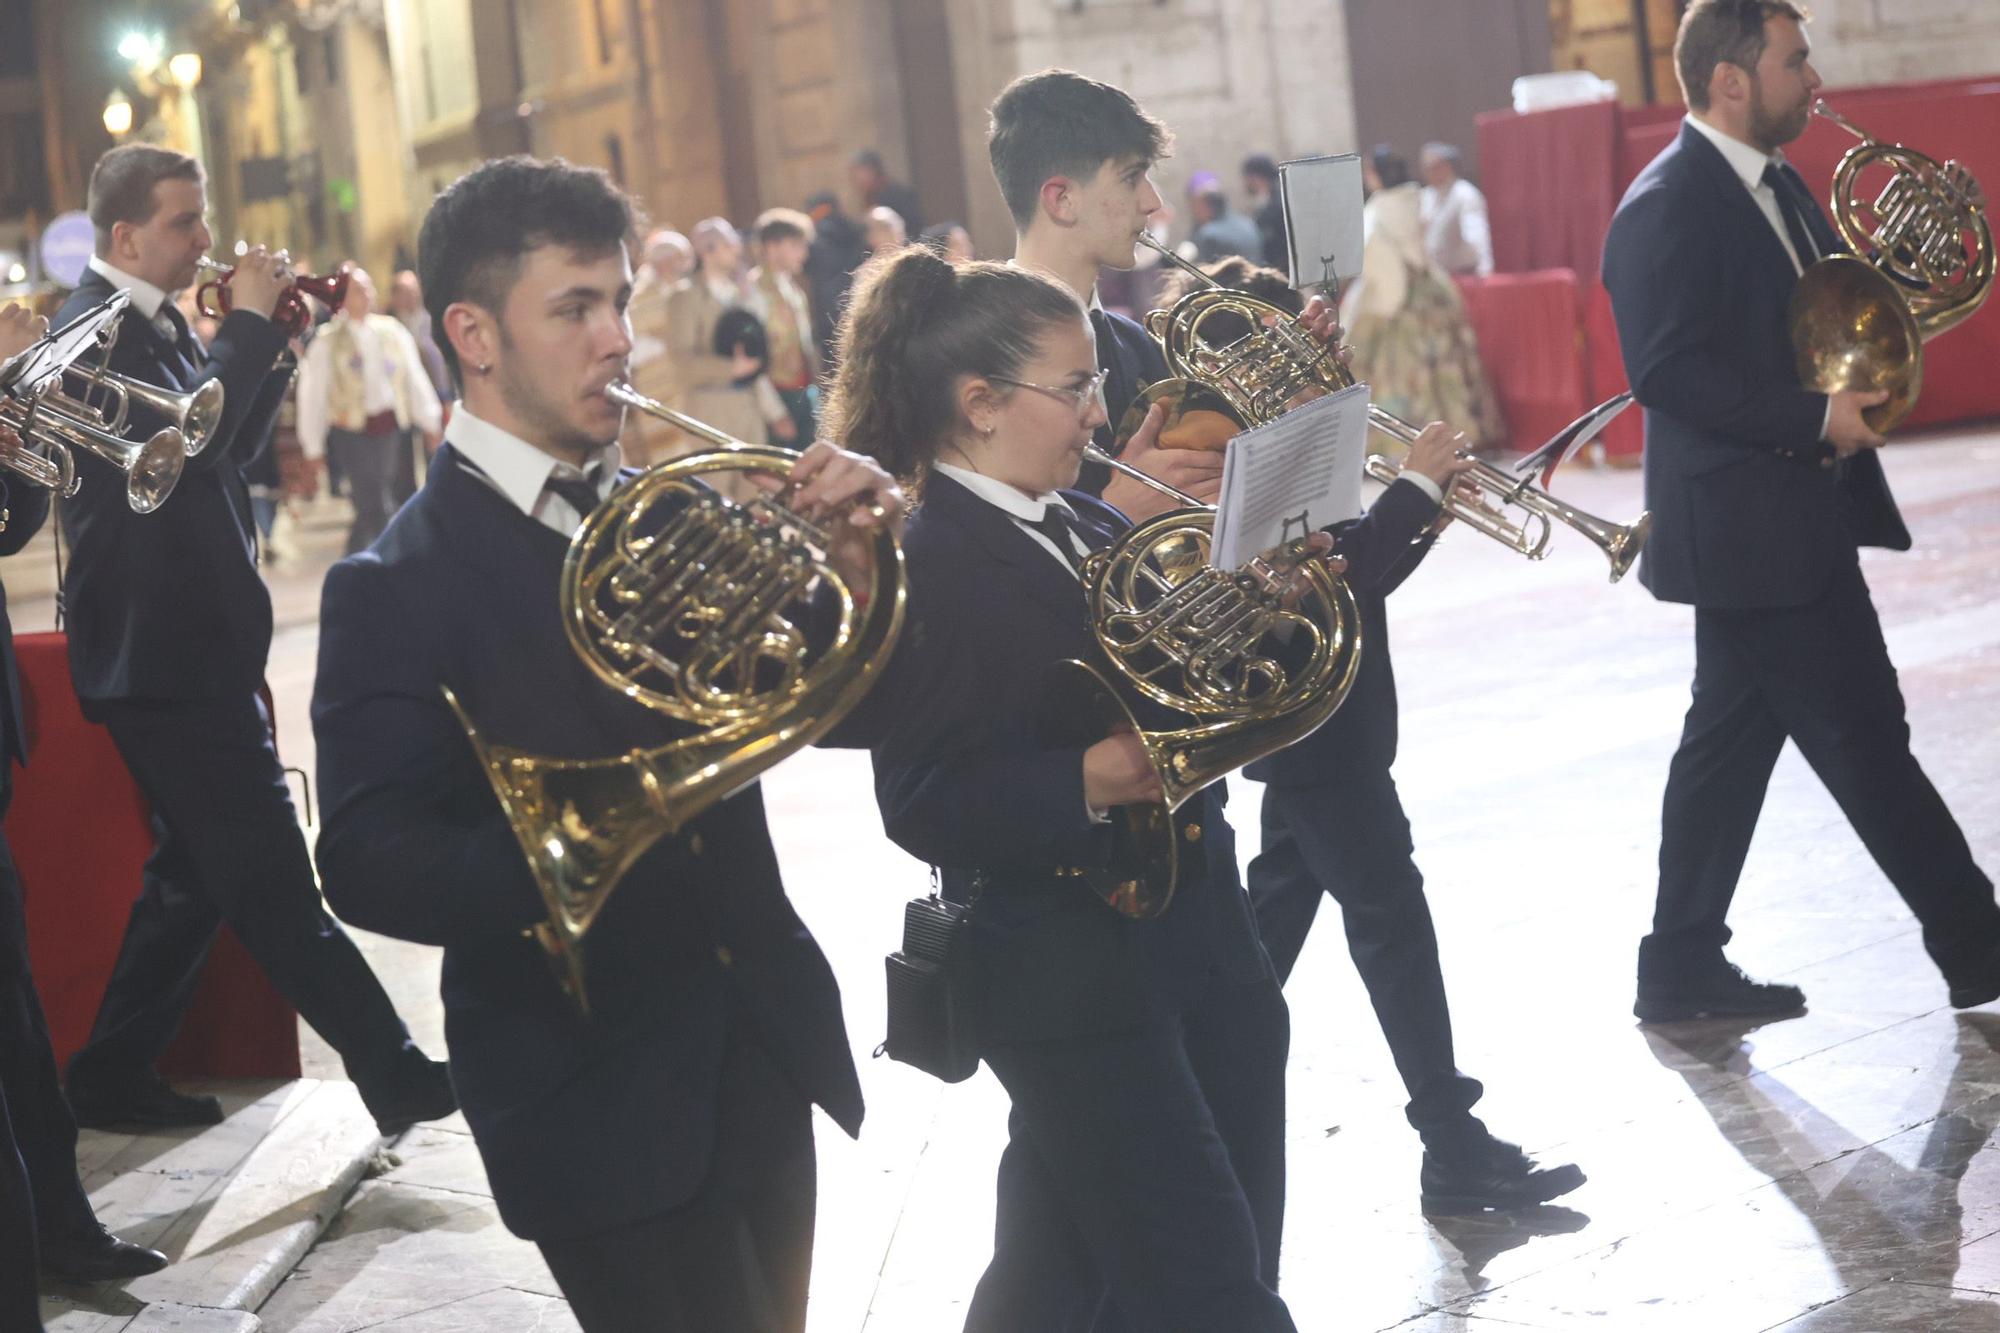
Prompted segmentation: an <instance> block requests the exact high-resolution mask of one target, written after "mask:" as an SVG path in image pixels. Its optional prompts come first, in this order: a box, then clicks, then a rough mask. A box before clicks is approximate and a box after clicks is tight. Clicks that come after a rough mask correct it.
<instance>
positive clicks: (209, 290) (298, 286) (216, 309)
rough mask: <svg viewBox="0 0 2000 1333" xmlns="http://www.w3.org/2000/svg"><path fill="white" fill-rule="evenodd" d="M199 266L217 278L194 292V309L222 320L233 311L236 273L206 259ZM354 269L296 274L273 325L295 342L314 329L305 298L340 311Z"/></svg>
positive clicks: (206, 257) (279, 303) (286, 290)
mask: <svg viewBox="0 0 2000 1333" xmlns="http://www.w3.org/2000/svg"><path fill="white" fill-rule="evenodd" d="M196 262H197V263H198V264H199V265H200V267H202V268H203V269H206V270H207V271H208V272H210V273H214V274H216V275H217V276H216V277H214V278H211V279H210V280H209V281H207V282H204V283H203V284H201V286H199V287H197V288H195V291H194V306H195V309H197V310H199V311H201V313H202V314H204V315H206V316H208V317H209V318H210V319H221V318H223V317H224V316H226V315H228V313H229V312H230V310H231V309H233V306H232V304H231V302H230V299H229V280H230V279H231V278H234V277H235V276H236V270H235V269H234V268H233V267H231V266H230V265H228V264H225V263H222V262H221V261H220V260H215V259H210V258H209V257H208V256H206V255H203V256H202V257H201V259H200V260H198V261H196ZM351 267H352V266H351V265H348V264H342V265H341V266H340V267H339V268H337V269H335V270H334V271H333V272H331V273H327V274H323V275H318V276H315V275H313V274H310V273H300V274H295V275H294V276H293V278H292V283H291V286H290V287H288V288H286V289H285V292H284V294H283V295H282V296H280V297H279V298H278V305H277V308H276V309H275V310H273V311H272V312H271V322H272V323H273V324H276V325H277V326H278V327H279V328H280V329H282V330H284V332H285V333H286V335H287V336H289V337H293V338H296V337H298V336H299V335H300V334H301V333H304V332H305V331H306V330H307V329H309V328H311V327H312V322H313V314H312V307H311V306H309V305H307V304H306V300H305V298H306V297H308V296H312V297H317V298H318V299H319V300H321V301H323V302H325V304H326V307H327V308H328V309H329V310H338V309H340V307H341V304H342V302H344V301H346V300H347V284H348V281H349V270H350V268H351Z"/></svg>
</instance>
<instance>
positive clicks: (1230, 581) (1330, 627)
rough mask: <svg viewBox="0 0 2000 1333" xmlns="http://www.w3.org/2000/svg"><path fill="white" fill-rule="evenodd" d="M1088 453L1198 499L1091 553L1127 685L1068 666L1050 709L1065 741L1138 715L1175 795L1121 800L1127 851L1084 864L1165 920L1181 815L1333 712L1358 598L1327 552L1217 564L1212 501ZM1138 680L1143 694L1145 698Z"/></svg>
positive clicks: (1088, 585) (1056, 732)
mask: <svg viewBox="0 0 2000 1333" xmlns="http://www.w3.org/2000/svg"><path fill="white" fill-rule="evenodd" d="M1084 454H1085V456H1086V457H1088V458H1090V459H1092V460H1093V461H1095V462H1098V463H1102V464H1105V465H1106V466H1108V467H1111V468H1113V469H1115V470H1117V471H1119V472H1122V473H1125V474H1126V475H1128V476H1131V477H1132V478H1134V479H1135V480H1137V481H1140V482H1142V483H1143V484H1145V485H1147V486H1151V487H1152V488H1154V489H1155V490H1158V491H1160V492H1162V493H1164V494H1167V495H1170V496H1172V497H1174V498H1175V499H1177V500H1179V501H1180V502H1181V503H1182V504H1183V505H1185V506H1187V507H1186V508H1184V509H1178V510H1173V511H1170V512H1168V513H1165V514H1160V515H1157V516H1155V517H1153V518H1150V519H1147V520H1146V521H1145V522H1143V523H1140V524H1138V525H1137V526H1136V527H1134V528H1133V529H1132V530H1131V531H1130V532H1128V533H1126V534H1125V535H1124V536H1123V537H1121V538H1120V539H1119V540H1118V542H1117V543H1116V544H1115V545H1113V546H1111V547H1110V548H1108V549H1106V550H1103V551H1099V552H1097V553H1095V554H1093V555H1091V556H1089V557H1088V558H1086V559H1085V560H1084V562H1083V565H1082V568H1081V576H1082V580H1083V587H1084V596H1085V598H1086V599H1087V601H1088V603H1089V606H1090V614H1091V622H1092V625H1093V628H1094V631H1095V634H1096V638H1097V645H1098V648H1099V650H1100V651H1101V654H1102V659H1103V661H1104V663H1105V664H1106V665H1108V666H1109V667H1110V668H1111V672H1112V674H1113V675H1114V676H1116V677H1117V679H1118V681H1119V682H1120V685H1122V687H1123V688H1122V689H1121V688H1120V687H1119V686H1114V685H1113V684H1112V682H1111V680H1110V679H1108V678H1107V677H1106V675H1105V674H1104V672H1102V671H1100V670H1099V669H1098V668H1097V667H1096V666H1093V665H1091V664H1089V663H1086V662H1080V661H1077V660H1075V659H1070V660H1067V661H1063V662H1060V663H1058V664H1057V665H1056V668H1055V670H1054V672H1053V673H1052V675H1051V677H1050V680H1049V682H1048V691H1047V702H1046V709H1047V711H1046V715H1045V717H1044V718H1043V730H1044V734H1045V737H1046V739H1048V740H1049V741H1050V743H1052V744H1057V745H1089V744H1091V743H1093V742H1095V741H1097V740H1099V739H1102V737H1103V736H1104V735H1105V733H1106V732H1107V731H1108V730H1111V729H1116V728H1123V727H1129V728H1130V729H1131V730H1132V731H1134V732H1136V733H1137V734H1138V737H1139V739H1140V741H1141V742H1142V743H1143V744H1144V745H1145V747H1146V753H1147V756H1148V757H1149V758H1150V759H1151V760H1152V764H1153V768H1154V770H1155V772H1157V773H1158V774H1159V778H1160V787H1161V791H1162V793H1163V797H1164V801H1163V803H1162V804H1144V805H1123V806H1119V807H1117V808H1116V809H1115V810H1113V811H1112V812H1111V817H1112V821H1113V823H1114V825H1115V834H1116V842H1117V844H1118V848H1119V851H1118V854H1117V855H1116V856H1114V858H1113V860H1112V868H1111V869H1109V870H1096V869H1076V870H1074V871H1073V872H1072V873H1073V874H1074V875H1075V876H1076V877H1078V878H1081V879H1083V880H1085V881H1086V882H1088V883H1089V885H1090V887H1091V889H1092V890H1093V891H1094V892H1096V893H1097V895H1098V896H1099V897H1101V898H1103V899H1104V901H1105V902H1106V903H1108V904H1110V906H1111V907H1113V908H1114V909H1116V910H1117V911H1118V912H1120V913H1122V914H1124V915H1126V916H1131V917H1150V916H1157V915H1159V914H1160V913H1161V912H1163V911H1165V910H1166V908H1167V904H1168V903H1169V902H1170V901H1171V900H1172V898H1173V894H1174V887H1175V882H1176V880H1177V878H1178V871H1179V857H1180V850H1179V846H1178V844H1177V842H1176V840H1175V837H1174V829H1173V823H1172V821H1171V820H1170V819H1169V818H1168V816H1169V815H1170V814H1171V813H1172V812H1173V811H1174V810H1177V809H1179V808H1180V807H1181V805H1183V804H1184V803H1185V802H1186V801H1187V800H1188V798H1189V797H1191V796H1193V795H1194V794H1195V793H1197V792H1199V791H1200V790H1201V789H1202V788H1204V787H1206V786H1208V785H1209V784H1211V783H1213V782H1215V781H1216V780H1217V779H1219V778H1222V777H1224V776H1225V775H1227V774H1229V773H1230V772H1233V771H1234V770H1236V769H1239V768H1241V767H1243V766H1244V765H1245V764H1248V763H1251V762H1253V761H1255V760H1258V759H1262V758H1263V757H1265V756H1266V755H1270V754H1275V753H1276V752H1277V751H1279V750H1282V749H1284V748H1285V747H1286V746H1287V745H1290V744H1292V743H1293V742H1295V741H1298V740H1301V739H1303V738H1304V737H1306V736H1308V735H1310V734H1312V733H1313V732H1314V731H1316V730H1318V728H1319V727H1320V726H1321V725H1322V724H1324V723H1325V722H1326V720H1327V719H1328V718H1330V717H1332V716H1333V714H1334V712H1335V711H1336V710H1337V709H1338V708H1339V707H1340V705H1341V703H1342V702H1343V701H1345V700H1346V698H1347V692H1348V690H1349V689H1350V688H1351V687H1352V686H1353V684H1354V676H1355V672H1356V671H1357V670H1358V669H1359V667H1360V665H1361V648H1362V642H1361V618H1360V609H1359V607H1358V606H1357V605H1356V603H1355V600H1354V595H1353V593H1352V592H1350V591H1349V589H1348V587H1347V584H1346V583H1345V582H1344V581H1343V580H1342V579H1341V578H1340V577H1339V576H1338V575H1336V574H1334V573H1333V571H1332V570H1331V569H1329V568H1328V567H1327V565H1326V564H1325V563H1324V562H1322V561H1320V560H1317V559H1306V560H1302V561H1298V562H1296V563H1292V562H1289V561H1288V560H1286V559H1285V558H1284V557H1282V556H1280V557H1279V558H1278V559H1277V560H1275V561H1273V560H1270V559H1267V558H1260V559H1259V560H1257V561H1253V562H1252V563H1251V565H1250V566H1249V567H1248V568H1246V569H1244V570H1235V571H1232V570H1221V569H1216V568H1213V567H1212V566H1211V565H1210V564H1209V543H1210V538H1211V535H1212V532H1213V527H1214V521H1215V519H1214V515H1215V510H1214V507H1213V506H1211V505H1206V504H1202V503H1201V502H1200V501H1197V500H1196V499H1195V498H1194V497H1193V496H1191V495H1188V494H1187V493H1186V492H1184V491H1181V490H1179V489H1178V488H1176V487H1174V486H1171V485H1169V484H1168V483H1166V482H1163V481H1160V480H1158V479H1156V478H1154V477H1150V476H1147V475H1146V474H1145V473H1143V472H1141V471H1139V470H1138V469H1137V468H1134V467H1131V466H1130V465H1129V464H1126V463H1121V462H1120V461H1118V460H1117V459H1115V458H1112V457H1110V456H1109V455H1108V454H1105V453H1103V452H1101V451H1100V450H1098V449H1097V448H1096V447H1095V446H1086V447H1085V449H1084ZM1126 691H1130V692H1131V693H1132V694H1135V695H1136V696H1138V702H1137V706H1136V708H1135V706H1134V703H1133V702H1132V701H1129V700H1128V698H1127V695H1126ZM1156 708H1158V709H1165V710H1169V711H1170V713H1171V714H1172V715H1173V716H1172V717H1171V719H1170V720H1163V723H1162V725H1159V726H1154V727H1148V726H1145V725H1142V724H1141V716H1140V715H1141V713H1142V712H1143V713H1144V714H1145V715H1146V716H1147V718H1148V720H1155V719H1154V717H1153V714H1154V712H1155V709H1156Z"/></svg>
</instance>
